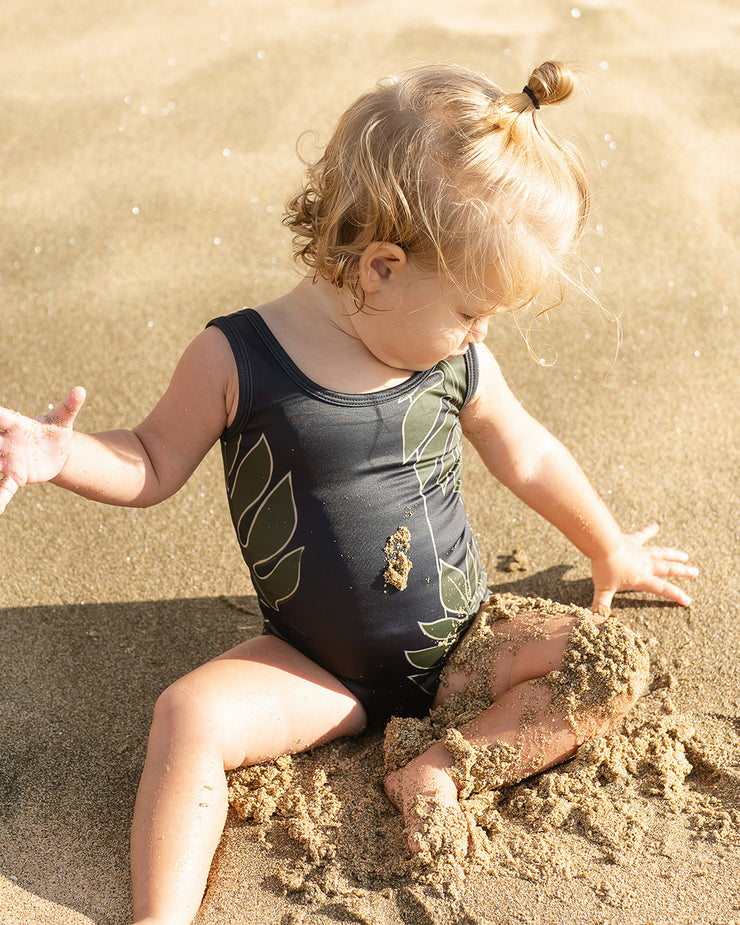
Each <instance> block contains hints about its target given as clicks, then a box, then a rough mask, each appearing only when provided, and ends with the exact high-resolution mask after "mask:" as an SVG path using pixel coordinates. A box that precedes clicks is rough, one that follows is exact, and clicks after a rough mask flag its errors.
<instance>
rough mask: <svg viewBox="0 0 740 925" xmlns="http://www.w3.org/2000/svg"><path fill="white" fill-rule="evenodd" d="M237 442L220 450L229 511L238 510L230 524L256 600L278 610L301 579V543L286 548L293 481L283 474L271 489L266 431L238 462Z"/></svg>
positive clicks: (292, 527)
mask: <svg viewBox="0 0 740 925" xmlns="http://www.w3.org/2000/svg"><path fill="white" fill-rule="evenodd" d="M241 441H242V437H240V438H239V440H237V441H232V442H230V443H229V444H226V445H225V446H224V448H223V457H224V467H225V469H226V478H227V482H228V485H229V495H230V499H231V509H232V512H238V520H235V522H234V526H235V527H236V532H237V536H238V537H239V542H240V544H241V546H242V553H243V555H244V559H245V561H246V563H247V565H248V566H249V570H250V572H251V575H252V582H253V584H254V587H255V590H256V591H257V594H258V595H259V598H260V601H261V602H262V603H263V604H266V605H267V606H269V607H271V608H272V609H273V610H277V609H278V605H279V604H280V602H281V601H285V600H287V599H288V598H290V597H291V596H292V595H293V594H294V593H295V591H296V589H297V588H298V583H299V581H300V577H301V557H302V555H303V549H304V547H303V546H301V547H300V548H299V549H293V550H291V551H290V552H287V553H286V552H285V549H286V547H287V545H288V544H289V543H290V541H291V539H292V538H293V535H294V534H295V531H296V527H297V526H298V512H297V509H296V504H295V498H294V496H293V480H292V476H291V473H290V472H287V473H286V474H285V475H284V476H283V477H282V478H281V479H280V480H279V481H278V482H277V483H276V484H275V485H274V486H273V488H272V489H270V482H271V481H272V479H273V473H274V463H273V455H272V451H271V449H270V446H269V444H268V442H267V439H266V438H265V435H264V434H262V435H261V436H260V438H259V439H258V440H257V442H256V443H255V444H254V446H252V447H251V449H249V450H248V451H247V452H246V454H245V455H244V456H243V457H242V458H241V461H239V462H238V463H237V461H238V460H239V457H240V453H241ZM268 489H270V490H268ZM260 502H261V503H260ZM258 503H259V506H258V507H257V509H256V510H255V505H257V504H258ZM234 517H235V518H236V517H237V514H236V513H235V514H234ZM283 553H284V554H283Z"/></svg>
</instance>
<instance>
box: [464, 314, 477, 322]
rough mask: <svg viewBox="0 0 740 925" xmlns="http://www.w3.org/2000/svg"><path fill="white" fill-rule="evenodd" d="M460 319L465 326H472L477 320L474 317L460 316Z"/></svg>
mask: <svg viewBox="0 0 740 925" xmlns="http://www.w3.org/2000/svg"><path fill="white" fill-rule="evenodd" d="M460 318H461V319H462V321H463V322H464V323H465V324H473V323H474V322H475V321H476V320H477V319H476V317H475V315H462V314H461V315H460Z"/></svg>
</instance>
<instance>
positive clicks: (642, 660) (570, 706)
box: [544, 612, 650, 741]
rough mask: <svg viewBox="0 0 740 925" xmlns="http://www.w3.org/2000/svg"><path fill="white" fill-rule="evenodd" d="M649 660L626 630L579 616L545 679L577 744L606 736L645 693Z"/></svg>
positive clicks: (613, 623)
mask: <svg viewBox="0 0 740 925" xmlns="http://www.w3.org/2000/svg"><path fill="white" fill-rule="evenodd" d="M649 666H650V660H649V657H648V654H647V650H646V648H645V645H644V643H643V642H642V640H640V639H639V638H638V637H637V636H636V635H635V633H633V632H632V630H630V629H629V627H627V626H624V625H623V624H622V623H620V622H619V621H618V620H615V619H613V618H609V619H607V620H603V621H595V620H593V619H592V618H591V617H590V615H589V614H587V613H585V612H584V613H583V614H581V615H580V616H579V618H578V619H577V621H576V622H575V625H574V626H573V629H572V631H571V634H570V637H569V640H568V645H567V646H566V649H565V652H564V653H563V658H562V662H561V665H560V667H559V668H558V669H556V670H554V671H552V672H550V674H548V675H547V676H546V677H545V679H544V680H545V681H546V683H547V684H548V685H549V686H550V688H551V690H552V704H553V707H554V708H555V709H557V710H559V711H562V712H564V713H565V715H566V718H567V720H568V723H569V725H570V726H571V728H572V729H573V731H574V732H575V734H576V736H577V737H578V739H579V740H581V741H585V740H586V739H589V738H594V737H596V736H599V735H603V734H605V733H607V732H608V731H609V730H610V729H612V728H613V727H614V726H615V725H616V724H617V723H618V722H619V720H621V719H622V717H623V716H624V715H625V714H626V713H627V712H628V711H629V710H630V709H631V707H633V706H634V704H635V703H636V702H637V700H638V699H639V698H640V697H641V696H642V694H643V693H644V692H645V689H646V687H647V683H648V678H649Z"/></svg>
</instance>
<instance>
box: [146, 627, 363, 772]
mask: <svg viewBox="0 0 740 925" xmlns="http://www.w3.org/2000/svg"><path fill="white" fill-rule="evenodd" d="M158 708H160V709H163V711H164V713H165V714H169V718H170V721H172V719H173V718H175V717H176V722H177V725H178V726H180V728H182V727H183V726H185V727H186V728H188V727H189V728H191V729H192V730H193V734H194V735H200V736H202V737H206V736H207V737H208V738H209V739H210V741H211V744H212V745H214V746H216V747H217V748H218V749H219V750H220V751H221V752H222V755H223V761H224V766H225V767H226V768H233V767H239V766H240V765H243V764H255V763H256V762H259V761H264V760H267V759H269V758H275V757H277V756H278V755H283V754H288V753H292V752H298V751H303V750H305V749H307V748H311V747H313V746H315V745H320V744H322V743H324V742H328V741H330V740H331V739H333V738H337V737H338V736H342V735H352V734H355V733H358V732H360V731H361V730H362V729H363V728H364V726H365V723H366V717H365V710H364V708H363V707H362V705H361V704H360V702H359V701H358V700H357V699H356V697H355V696H354V695H353V694H351V693H350V691H348V690H347V688H346V687H344V685H342V684H341V683H340V682H339V681H338V680H337V679H336V678H335V677H334V676H333V675H331V674H330V673H329V672H328V671H325V670H324V669H323V668H321V667H320V666H319V665H317V664H316V663H315V662H313V661H311V659H309V658H307V657H306V656H305V655H303V654H301V653H300V652H298V651H297V650H296V649H294V648H293V647H292V646H290V645H289V644H288V643H286V642H284V641H283V640H282V639H278V638H277V637H275V636H269V635H266V636H259V637H256V638H254V639H249V640H247V641H246V642H244V643H242V644H241V645H239V646H236V648H234V649H231V650H230V651H228V652H225V653H224V654H223V655H220V656H218V657H217V658H215V659H213V660H212V661H210V662H207V663H206V664H204V665H201V666H200V667H199V668H196V669H195V670H194V671H191V672H190V673H189V674H187V675H185V676H184V677H183V678H181V679H180V680H179V681H176V682H175V683H174V684H173V685H171V687H169V688H168V689H167V691H165V693H164V694H163V695H162V697H161V698H160V703H158ZM156 712H157V711H156V710H155V717H156Z"/></svg>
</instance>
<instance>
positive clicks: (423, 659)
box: [405, 646, 449, 669]
mask: <svg viewBox="0 0 740 925" xmlns="http://www.w3.org/2000/svg"><path fill="white" fill-rule="evenodd" d="M448 648H449V646H432V647H431V648H429V649H417V650H416V651H415V652H409V651H407V652H406V653H405V654H406V658H407V659H408V660H409V662H410V663H411V664H412V665H413V666H414V668H421V669H428V668H434V666H435V665H438V664H439V662H440V661H441V660H442V659H443V658H444V655H445V652H446V651H447V650H448Z"/></svg>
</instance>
